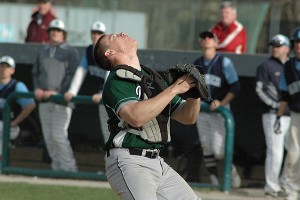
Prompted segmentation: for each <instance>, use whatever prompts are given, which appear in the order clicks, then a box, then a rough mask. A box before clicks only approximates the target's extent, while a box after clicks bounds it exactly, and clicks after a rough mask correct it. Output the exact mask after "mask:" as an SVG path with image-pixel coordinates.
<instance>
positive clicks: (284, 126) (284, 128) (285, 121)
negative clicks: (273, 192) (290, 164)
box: [279, 116, 291, 190]
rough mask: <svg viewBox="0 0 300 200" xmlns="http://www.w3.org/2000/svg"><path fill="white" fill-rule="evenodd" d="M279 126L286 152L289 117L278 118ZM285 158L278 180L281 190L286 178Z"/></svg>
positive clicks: (284, 186)
mask: <svg viewBox="0 0 300 200" xmlns="http://www.w3.org/2000/svg"><path fill="white" fill-rule="evenodd" d="M280 124H281V127H280V129H281V134H283V135H284V148H285V149H286V150H287V149H288V147H289V135H290V134H289V131H290V125H291V117H289V116H282V117H281V118H280ZM286 170H287V156H286V157H285V160H284V165H283V169H282V173H281V176H280V178H279V184H280V186H281V188H282V189H283V190H285V188H286V178H287V171H286Z"/></svg>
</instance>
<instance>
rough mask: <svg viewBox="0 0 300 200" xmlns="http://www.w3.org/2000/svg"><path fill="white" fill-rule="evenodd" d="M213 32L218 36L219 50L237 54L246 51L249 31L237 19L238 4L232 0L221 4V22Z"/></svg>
mask: <svg viewBox="0 0 300 200" xmlns="http://www.w3.org/2000/svg"><path fill="white" fill-rule="evenodd" d="M211 32H213V33H214V34H216V36H217V38H218V47H217V51H227V52H233V53H237V54H241V53H245V52H246V46H247V33H246V30H245V28H244V27H243V25H242V24H241V23H240V22H238V21H237V9H236V6H235V5H234V4H233V3H232V2H230V1H224V2H223V3H222V4H221V6H220V22H219V23H217V24H216V25H215V26H214V27H213V28H212V29H211Z"/></svg>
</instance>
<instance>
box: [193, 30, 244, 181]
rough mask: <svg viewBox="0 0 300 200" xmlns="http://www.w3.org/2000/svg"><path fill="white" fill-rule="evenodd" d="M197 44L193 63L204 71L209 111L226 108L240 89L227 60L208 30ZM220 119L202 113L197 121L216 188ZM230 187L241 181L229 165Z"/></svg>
mask: <svg viewBox="0 0 300 200" xmlns="http://www.w3.org/2000/svg"><path fill="white" fill-rule="evenodd" d="M199 44H200V48H201V49H202V56H201V57H200V58H198V59H197V60H196V61H195V62H194V64H196V65H200V66H202V67H203V69H204V74H205V81H206V84H207V86H208V88H209V89H210V93H211V97H212V99H214V100H213V102H208V101H206V100H205V99H204V101H205V102H206V103H208V104H210V109H211V110H212V111H214V110H216V109H217V108H218V107H219V106H224V107H226V108H228V109H230V102H231V100H233V99H234V97H235V96H236V95H237V94H238V92H239V89H240V84H239V79H238V76H237V73H236V71H235V69H234V66H233V63H232V62H231V60H230V59H229V58H227V57H225V56H223V55H220V54H218V53H217V52H216V48H217V45H218V44H217V38H216V36H215V35H214V34H213V33H212V32H209V31H204V32H201V33H200V34H199ZM224 123H225V122H224V118H223V117H222V116H221V114H219V113H205V112H202V113H201V115H200V117H199V118H198V120H197V129H198V134H199V138H200V142H201V146H202V149H203V155H204V163H205V166H206V168H207V170H208V172H209V174H210V179H211V183H212V184H213V185H219V181H218V172H217V160H218V159H223V158H224V147H225V134H226V131H225V124H224ZM231 184H232V186H233V187H240V185H241V179H240V177H239V175H238V173H237V171H236V168H235V166H234V165H233V166H232V183H231Z"/></svg>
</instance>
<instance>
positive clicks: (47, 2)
mask: <svg viewBox="0 0 300 200" xmlns="http://www.w3.org/2000/svg"><path fill="white" fill-rule="evenodd" d="M37 2H38V10H37V11H36V12H34V13H33V14H32V16H31V22H30V23H29V26H28V29H27V36H26V38H25V42H35V43H48V42H49V36H48V33H47V29H48V27H49V24H50V22H51V21H52V20H53V19H55V18H56V17H55V16H54V14H53V8H52V0H37Z"/></svg>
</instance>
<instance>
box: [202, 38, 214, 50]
mask: <svg viewBox="0 0 300 200" xmlns="http://www.w3.org/2000/svg"><path fill="white" fill-rule="evenodd" d="M200 47H201V48H202V49H211V48H216V47H217V43H216V41H215V39H214V38H213V37H208V36H206V37H204V38H201V39H200Z"/></svg>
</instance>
